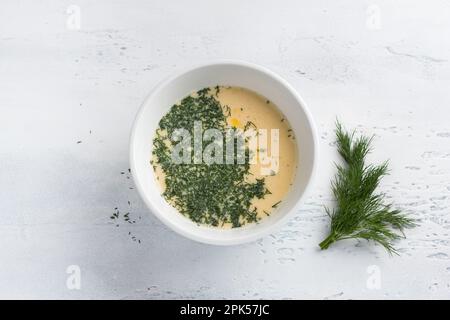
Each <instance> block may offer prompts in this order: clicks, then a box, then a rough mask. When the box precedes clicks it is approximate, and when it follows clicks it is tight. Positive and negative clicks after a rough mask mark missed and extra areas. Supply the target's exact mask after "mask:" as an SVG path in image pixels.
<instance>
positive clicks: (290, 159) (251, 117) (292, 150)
mask: <svg viewBox="0 0 450 320" xmlns="http://www.w3.org/2000/svg"><path fill="white" fill-rule="evenodd" d="M211 92H215V90H214V88H212V89H211ZM193 95H195V93H194V94H193ZM216 99H217V100H218V101H219V102H220V104H221V105H222V107H223V108H224V109H225V108H226V109H227V110H230V111H231V114H230V116H229V117H228V118H227V122H228V124H229V126H230V127H235V128H239V129H242V130H244V129H245V125H246V124H247V123H248V122H249V121H251V122H253V124H254V125H255V126H256V128H258V129H267V130H269V132H270V129H278V130H279V158H278V159H279V166H278V171H277V172H276V173H275V174H273V175H262V174H261V170H260V169H261V165H260V162H259V161H258V163H257V164H252V165H251V166H250V173H251V174H252V175H250V176H249V178H248V180H249V181H254V180H255V179H260V178H264V179H265V184H266V187H267V189H268V190H269V191H270V192H271V194H267V195H266V196H265V197H264V198H263V199H254V200H253V201H252V208H256V209H257V212H258V218H260V219H264V218H265V217H267V216H268V215H270V214H271V213H272V212H273V211H274V210H275V209H276V207H277V206H276V204H277V203H279V202H280V201H282V200H283V199H284V197H285V196H286V195H287V193H288V192H289V189H290V187H291V185H292V183H293V180H294V178H295V171H296V168H297V158H298V155H297V153H298V151H297V147H296V143H295V137H294V134H293V131H292V129H291V128H290V126H289V123H288V121H287V119H285V118H284V116H283V114H281V112H280V111H279V110H278V108H277V107H276V106H275V105H274V104H273V103H272V102H270V101H269V100H267V99H266V98H264V97H263V96H261V95H259V94H257V93H255V92H253V91H250V90H248V89H244V88H240V87H220V90H219V92H218V93H217V94H216ZM226 106H227V107H226ZM228 108H229V109H228ZM268 142H269V143H268V150H269V154H270V148H271V145H270V136H269V138H268ZM154 168H155V175H156V178H157V180H158V182H159V185H160V187H161V190H162V191H164V189H165V184H164V172H163V171H162V170H161V168H160V167H159V166H157V165H156V166H155V167H154ZM221 227H223V228H228V227H231V224H224V225H223V226H221Z"/></svg>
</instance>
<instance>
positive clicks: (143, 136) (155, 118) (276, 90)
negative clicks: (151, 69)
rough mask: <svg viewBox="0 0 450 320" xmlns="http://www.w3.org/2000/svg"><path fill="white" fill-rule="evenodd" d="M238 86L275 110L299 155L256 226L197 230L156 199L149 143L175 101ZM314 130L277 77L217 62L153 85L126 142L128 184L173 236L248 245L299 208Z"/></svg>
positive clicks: (311, 164)
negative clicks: (279, 197)
mask: <svg viewBox="0 0 450 320" xmlns="http://www.w3.org/2000/svg"><path fill="white" fill-rule="evenodd" d="M216 85H230V86H239V87H244V88H248V89H250V90H253V91H255V92H257V93H259V94H261V95H263V96H265V97H266V98H267V99H269V100H270V101H272V102H273V103H274V104H275V105H277V106H278V107H279V109H280V110H281V111H282V113H283V114H284V115H285V117H286V118H287V119H288V120H289V123H290V124H291V126H292V129H293V131H294V133H295V137H296V141H297V147H298V150H299V165H298V169H297V173H296V178H295V181H294V184H293V186H292V188H291V190H290V192H289V194H288V195H287V197H286V198H285V199H284V200H283V201H282V202H281V204H280V205H279V206H278V207H277V209H276V210H275V211H274V212H273V213H272V214H271V215H270V216H269V217H267V218H264V219H262V220H261V221H260V222H259V223H253V224H248V225H245V226H243V227H240V228H234V229H218V228H212V227H208V226H202V225H197V224H196V223H194V222H192V221H191V220H189V219H188V218H187V217H184V216H183V215H181V214H180V213H178V212H177V210H176V209H174V208H173V207H172V206H171V205H169V204H168V203H167V202H166V201H165V200H164V198H163V197H162V196H161V192H160V189H159V186H158V185H157V183H156V180H155V176H154V172H153V169H152V166H151V165H150V163H149V161H150V158H151V154H152V147H153V146H152V140H153V137H154V134H155V130H156V128H157V127H158V122H159V120H160V119H161V118H162V117H163V116H164V114H166V113H167V112H168V111H169V109H170V108H171V106H172V105H173V104H174V103H175V102H176V101H179V100H180V99H182V98H184V97H185V96H187V95H189V94H190V93H191V92H193V91H197V90H199V89H202V88H204V87H210V86H216ZM317 148H318V146H317V136H316V130H315V126H314V123H313V120H312V118H311V115H310V113H309V112H308V110H307V108H306V105H305V103H304V102H303V100H302V99H301V98H300V96H299V94H298V93H297V92H296V91H295V90H294V89H293V88H292V87H291V86H290V85H289V84H288V83H287V82H286V81H285V80H283V79H282V78H281V77H279V76H278V75H276V74H275V73H273V72H271V71H269V70H267V69H266V68H263V67H261V66H258V65H255V64H251V63H247V62H241V61H220V62H215V63H210V64H206V65H202V66H198V67H195V68H192V69H189V70H188V71H184V72H181V73H178V74H177V75H175V76H173V77H171V78H170V79H169V80H166V81H164V82H163V83H161V84H160V85H159V86H157V87H156V88H155V89H154V90H153V91H152V92H151V93H150V95H149V96H148V97H147V99H146V100H145V102H144V104H143V105H142V107H141V109H140V111H139V113H138V114H137V116H136V120H135V122H134V125H133V129H132V134H131V141H130V168H131V170H132V174H133V178H134V182H135V184H136V187H137V190H138V191H139V194H140V195H141V197H142V199H143V200H144V202H145V203H146V205H147V206H148V207H149V209H150V210H151V211H152V212H153V213H154V214H155V215H156V216H157V217H158V218H159V219H160V220H161V221H162V222H163V223H165V224H166V225H167V226H168V227H170V228H171V229H172V230H174V231H176V232H178V233H179V234H181V235H183V236H185V237H187V238H190V239H193V240H196V241H200V242H204V243H208V244H216V245H232V244H239V243H244V242H249V241H253V240H256V239H258V238H261V237H263V236H264V235H266V234H269V233H271V232H274V231H275V229H276V228H277V227H279V226H280V225H282V224H283V222H285V221H286V220H287V219H288V218H289V217H290V216H291V215H292V214H293V213H295V212H296V211H297V210H298V209H299V206H300V201H301V199H302V198H304V196H305V194H306V192H307V189H308V188H309V187H310V184H311V180H312V178H313V176H314V171H315V166H316V162H317Z"/></svg>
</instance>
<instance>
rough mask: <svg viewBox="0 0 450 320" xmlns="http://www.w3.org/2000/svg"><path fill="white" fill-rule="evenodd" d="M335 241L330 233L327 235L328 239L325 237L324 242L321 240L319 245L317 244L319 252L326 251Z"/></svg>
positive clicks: (333, 235) (334, 236)
mask: <svg viewBox="0 0 450 320" xmlns="http://www.w3.org/2000/svg"><path fill="white" fill-rule="evenodd" d="M336 240H337V239H336V235H335V234H334V233H333V232H332V233H330V234H329V235H328V237H326V239H325V240H323V241H322V242H321V243H319V247H320V249H321V250H326V249H328V247H329V246H330V245H331V244H332V243H333V242H335V241H336Z"/></svg>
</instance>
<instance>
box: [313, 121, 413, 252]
mask: <svg viewBox="0 0 450 320" xmlns="http://www.w3.org/2000/svg"><path fill="white" fill-rule="evenodd" d="M372 139H373V137H365V136H360V137H355V134H354V132H352V133H348V132H346V131H345V130H344V129H343V128H342V125H341V124H340V123H339V122H337V123H336V142H337V147H338V152H339V154H340V155H341V157H342V158H343V159H344V161H345V165H336V167H337V174H336V176H335V177H334V180H333V182H332V184H331V188H332V191H333V194H334V197H335V199H336V208H335V209H330V208H325V210H326V212H327V214H328V216H329V217H330V219H331V228H330V229H331V230H330V233H329V235H328V237H327V238H326V239H325V240H324V241H322V242H321V243H320V244H319V246H320V248H321V249H322V250H324V249H327V248H328V247H329V246H330V245H331V244H332V243H334V242H336V241H339V240H343V239H365V240H367V241H373V242H376V243H378V244H380V245H382V246H383V247H384V248H385V249H386V250H387V251H388V252H389V254H393V253H394V254H398V252H397V251H396V249H395V248H394V246H393V243H394V242H395V241H396V240H398V239H400V238H402V236H403V237H404V233H403V231H404V229H406V228H412V227H414V226H415V225H416V224H415V221H414V220H413V219H411V218H408V217H407V216H405V215H404V214H403V213H401V212H400V211H399V210H395V209H393V208H392V204H390V203H389V204H386V203H385V202H384V198H385V194H383V193H376V192H375V190H376V188H377V187H378V185H379V182H380V180H381V178H382V177H383V176H385V175H387V174H388V162H387V161H386V162H384V163H382V164H381V165H372V164H369V165H366V164H365V160H366V156H367V154H369V153H370V151H371V143H372ZM396 231H399V232H400V234H399V233H398V232H396Z"/></svg>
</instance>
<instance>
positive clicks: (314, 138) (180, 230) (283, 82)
mask: <svg viewBox="0 0 450 320" xmlns="http://www.w3.org/2000/svg"><path fill="white" fill-rule="evenodd" d="M217 65H234V66H239V67H245V68H250V69H254V70H256V71H259V72H261V73H263V74H265V75H266V76H268V77H270V78H272V79H274V80H276V81H278V82H279V83H280V84H281V85H282V86H283V87H285V88H286V89H287V90H288V91H289V92H290V93H291V94H292V95H293V97H294V98H295V99H296V100H297V101H298V102H299V105H300V106H301V108H302V110H303V112H304V113H305V116H306V119H307V121H308V123H309V126H310V128H311V136H312V145H313V148H314V151H313V161H312V164H311V167H312V168H311V174H310V176H309V179H308V181H307V183H306V185H305V189H304V191H303V193H302V195H301V196H300V197H299V198H298V200H297V202H296V203H295V205H294V206H293V207H292V208H291V209H290V210H289V211H288V212H287V213H286V214H285V215H284V216H283V217H282V218H280V219H279V220H277V221H275V222H274V223H272V224H269V225H267V226H266V227H265V228H264V229H262V230H260V231H259V232H255V233H253V234H249V235H248V236H246V237H239V238H235V239H211V238H205V237H203V236H199V235H198V234H195V233H194V232H189V231H186V230H185V229H183V228H181V227H180V226H178V225H177V224H175V223H172V221H170V220H169V219H166V218H165V217H164V216H163V215H162V214H161V212H159V210H158V209H157V208H156V207H155V206H154V205H153V203H152V201H150V199H148V197H147V196H146V195H145V192H144V190H143V186H142V185H141V184H140V183H139V180H138V179H136V178H135V177H137V169H136V165H135V164H136V159H135V157H134V150H135V137H136V131H137V127H138V123H139V121H140V119H141V118H142V116H143V114H144V112H145V109H146V106H147V105H148V102H149V101H150V100H151V99H152V98H153V96H154V95H155V94H156V93H158V92H159V91H160V89H161V88H163V87H165V86H166V85H168V84H170V83H171V82H172V81H174V80H175V79H177V78H179V77H181V76H183V75H184V74H187V73H189V72H192V71H194V70H196V69H201V68H205V67H212V66H217ZM261 94H263V93H261ZM318 148H319V144H318V135H317V129H316V125H315V122H314V119H313V117H312V115H311V113H310V111H309V109H308V107H307V105H306V103H305V102H304V100H303V98H302V97H301V96H300V94H299V93H298V92H297V90H295V89H294V87H292V85H291V84H290V83H289V82H287V81H286V80H285V79H284V78H282V77H281V76H279V75H278V74H276V73H275V72H273V71H271V70H270V69H268V68H266V67H264V66H261V65H259V64H256V63H253V62H247V61H243V60H237V59H220V60H211V61H208V62H205V63H201V64H195V65H191V66H190V67H185V68H181V69H179V70H178V71H175V72H173V73H172V74H171V75H169V76H168V77H166V78H165V79H163V80H161V81H160V82H159V83H158V84H157V85H155V86H154V87H153V88H152V89H151V91H150V93H148V94H147V96H146V97H145V99H144V101H143V102H142V103H141V105H140V107H139V110H138V112H137V113H136V116H135V118H134V121H133V124H132V129H131V134H130V138H129V162H130V170H131V175H132V178H133V183H134V185H135V186H136V188H137V190H138V193H139V196H140V197H141V199H142V200H143V201H144V203H145V204H146V206H147V208H148V209H149V210H150V211H151V213H152V214H153V215H155V216H156V217H157V218H158V220H159V221H161V222H162V223H163V224H164V225H166V226H167V227H169V229H171V230H173V231H175V232H176V233H178V234H180V235H182V236H184V237H186V238H188V239H190V240H194V241H197V242H201V243H205V244H211V245H223V246H226V245H238V244H243V243H248V242H252V241H255V240H258V239H260V238H262V237H264V236H266V235H268V234H270V233H273V232H274V231H276V230H277V229H278V228H280V227H281V226H282V225H284V224H285V222H286V221H287V220H288V219H289V218H291V216H292V214H293V213H294V212H296V211H297V210H298V208H299V207H300V205H301V204H302V202H303V200H304V199H305V198H306V197H307V196H308V194H309V192H310V191H311V189H312V185H313V184H314V181H315V179H316V175H317V161H318V153H319V150H318Z"/></svg>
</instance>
